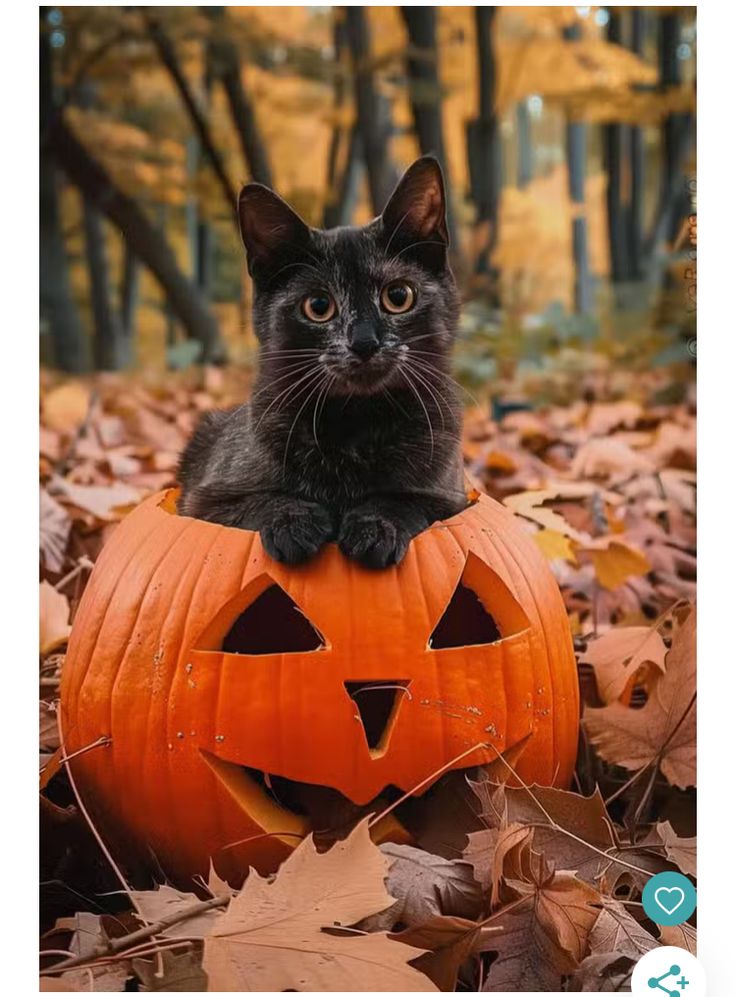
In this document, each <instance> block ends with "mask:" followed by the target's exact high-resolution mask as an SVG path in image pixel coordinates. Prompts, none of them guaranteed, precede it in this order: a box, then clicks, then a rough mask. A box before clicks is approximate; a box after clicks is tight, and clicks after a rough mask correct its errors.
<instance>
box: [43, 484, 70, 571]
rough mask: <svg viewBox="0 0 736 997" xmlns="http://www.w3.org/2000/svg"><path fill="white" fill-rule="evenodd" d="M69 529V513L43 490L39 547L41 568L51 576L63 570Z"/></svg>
mask: <svg viewBox="0 0 736 997" xmlns="http://www.w3.org/2000/svg"><path fill="white" fill-rule="evenodd" d="M71 528H72V521H71V517H70V516H69V513H68V512H67V511H66V509H65V508H64V507H63V506H62V505H60V504H59V503H58V502H57V501H56V499H55V498H52V496H51V495H49V493H48V492H47V491H46V489H45V488H44V489H42V491H41V529H40V534H39V546H40V551H41V561H42V563H43V566H44V567H45V568H46V570H47V571H50V572H52V574H60V573H61V571H62V570H63V568H64V560H65V558H66V548H67V544H68V543H69V532H70V530H71Z"/></svg>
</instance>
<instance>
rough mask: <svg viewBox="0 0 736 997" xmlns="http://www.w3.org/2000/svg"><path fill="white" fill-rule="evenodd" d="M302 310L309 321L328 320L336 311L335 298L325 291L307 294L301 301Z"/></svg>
mask: <svg viewBox="0 0 736 997" xmlns="http://www.w3.org/2000/svg"><path fill="white" fill-rule="evenodd" d="M302 311H303V312H304V314H305V315H306V317H307V318H308V319H309V321H310V322H329V321H330V319H331V318H332V316H333V315H334V314H335V312H336V311H337V306H336V305H335V299H334V298H333V297H332V295H331V294H328V293H327V291H320V292H319V294H309V295H307V297H306V298H305V299H304V300H303V301H302Z"/></svg>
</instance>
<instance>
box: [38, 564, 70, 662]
mask: <svg viewBox="0 0 736 997" xmlns="http://www.w3.org/2000/svg"><path fill="white" fill-rule="evenodd" d="M71 630H72V628H71V625H70V623H69V600H68V599H67V597H66V596H65V595H64V594H63V593H62V592H57V591H56V589H55V588H54V586H53V585H50V584H49V583H48V582H46V581H43V582H41V586H40V588H39V645H40V648H41V654H42V655H45V654H50V653H51V652H52V651H55V650H56V649H57V648H59V647H61V646H62V645H63V644H64V643H65V642H66V640H67V638H68V637H69V634H70V633H71Z"/></svg>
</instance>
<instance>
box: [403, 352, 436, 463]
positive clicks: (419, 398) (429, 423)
mask: <svg viewBox="0 0 736 997" xmlns="http://www.w3.org/2000/svg"><path fill="white" fill-rule="evenodd" d="M399 373H400V374H401V376H402V377H403V378H404V380H405V381H406V383H407V384H408V385H409V387H410V388H411V390H412V391H413V392H414V394H415V395H416V399H417V401H418V402H419V404H420V405H421V407H422V410H423V412H424V417H425V419H426V420H427V429H428V430H429V440H430V447H429V453H430V457H429V460H430V463H431V462H432V460H433V458H434V430H433V429H432V420H431V419H430V418H429V412H428V411H427V406H426V405H425V404H424V401H423V399H422V396H421V395H420V393H419V392H418V391H417V389H416V386H415V384H414V382H413V381H412V379H411V376H410V374H409V371H408V370H406V369H405V368H403V367H399Z"/></svg>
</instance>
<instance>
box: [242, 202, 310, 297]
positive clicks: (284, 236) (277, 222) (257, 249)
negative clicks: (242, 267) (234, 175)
mask: <svg viewBox="0 0 736 997" xmlns="http://www.w3.org/2000/svg"><path fill="white" fill-rule="evenodd" d="M238 220H239V222H240V234H241V236H242V239H243V245H244V246H245V251H246V254H247V257H248V273H249V274H250V275H251V277H253V278H254V279H256V280H258V279H259V278H260V277H264V276H267V275H268V274H270V273H274V272H275V271H276V270H277V269H278V268H279V267H283V266H284V265H285V264H286V263H287V262H288V261H289V260H290V259H292V258H294V257H298V256H300V255H303V254H304V252H305V251H306V250H307V249H308V247H309V241H310V235H309V227H308V226H307V225H306V223H305V222H303V221H302V219H301V218H300V217H299V215H298V214H297V213H296V211H294V210H293V209H292V208H290V207H289V205H288V204H287V203H286V201H284V200H282V199H281V198H280V197H279V196H278V194H274V192H273V191H272V190H270V189H269V188H268V187H264V186H263V184H260V183H249V184H246V185H245V187H243V189H242V190H241V191H240V196H239V197H238Z"/></svg>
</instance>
